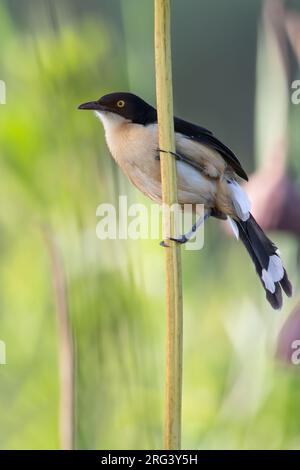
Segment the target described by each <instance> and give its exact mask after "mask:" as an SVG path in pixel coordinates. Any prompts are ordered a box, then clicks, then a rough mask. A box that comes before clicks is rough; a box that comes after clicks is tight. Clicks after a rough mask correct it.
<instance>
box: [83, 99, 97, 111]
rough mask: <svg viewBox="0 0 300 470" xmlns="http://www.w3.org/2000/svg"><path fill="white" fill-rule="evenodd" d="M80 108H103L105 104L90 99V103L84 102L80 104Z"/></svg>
mask: <svg viewBox="0 0 300 470" xmlns="http://www.w3.org/2000/svg"><path fill="white" fill-rule="evenodd" d="M78 109H93V110H98V111H100V110H103V106H101V104H100V103H99V102H98V101H89V102H88V103H83V104H81V105H80V106H78Z"/></svg>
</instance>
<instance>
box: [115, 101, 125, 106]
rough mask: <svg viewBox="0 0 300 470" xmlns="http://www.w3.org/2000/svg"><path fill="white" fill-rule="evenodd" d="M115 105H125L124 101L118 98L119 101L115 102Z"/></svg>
mask: <svg viewBox="0 0 300 470" xmlns="http://www.w3.org/2000/svg"><path fill="white" fill-rule="evenodd" d="M117 106H118V108H124V106H125V101H123V100H119V101H118V102H117Z"/></svg>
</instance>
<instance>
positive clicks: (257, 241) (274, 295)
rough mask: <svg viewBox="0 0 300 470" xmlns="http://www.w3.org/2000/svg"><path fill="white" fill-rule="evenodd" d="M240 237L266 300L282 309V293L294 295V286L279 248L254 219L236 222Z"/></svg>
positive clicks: (289, 295)
mask: <svg viewBox="0 0 300 470" xmlns="http://www.w3.org/2000/svg"><path fill="white" fill-rule="evenodd" d="M235 222H236V224H237V226H238V229H239V236H240V239H241V240H242V242H243V244H244V245H245V247H246V249H247V251H248V253H249V255H250V256H251V258H252V260H253V263H254V265H255V268H256V272H257V274H258V276H259V278H260V280H261V283H262V285H263V288H264V289H265V291H266V298H267V300H268V301H269V302H270V304H271V305H272V307H273V308H274V309H280V308H281V307H282V291H281V288H282V289H283V290H284V292H285V293H286V295H287V296H288V297H291V295H292V285H291V283H290V281H289V279H288V276H287V273H286V270H285V269H284V267H283V264H282V261H281V259H280V255H279V251H278V248H277V247H276V246H275V245H274V243H273V242H271V240H270V239H269V238H268V237H267V236H266V234H265V233H264V231H263V230H262V228H261V227H260V226H259V225H258V223H257V222H256V220H255V219H254V217H253V216H252V215H251V214H250V217H249V219H248V220H246V221H244V222H243V221H241V220H239V221H237V220H235Z"/></svg>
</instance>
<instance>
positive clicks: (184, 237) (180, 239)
mask: <svg viewBox="0 0 300 470" xmlns="http://www.w3.org/2000/svg"><path fill="white" fill-rule="evenodd" d="M169 240H172V241H173V242H176V243H180V244H181V245H183V244H184V243H186V242H188V241H189V239H188V238H186V236H185V235H182V236H181V237H180V238H173V237H170V238H169Z"/></svg>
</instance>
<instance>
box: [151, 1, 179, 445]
mask: <svg viewBox="0 0 300 470" xmlns="http://www.w3.org/2000/svg"><path fill="white" fill-rule="evenodd" d="M170 29H171V28H170V0H155V68H156V95H157V112H158V125H159V147H160V148H161V149H162V150H168V151H170V152H174V151H175V142H174V123H173V92H172V63H171V32H170ZM160 161H161V179H162V194H163V203H164V204H166V205H168V206H172V204H175V203H177V178H176V163H175V159H174V158H173V157H172V156H171V155H170V154H167V153H163V152H161V154H160ZM167 212H168V211H166V212H165V214H164V221H163V222H164V226H165V227H166V226H168V225H169V220H166V218H167V217H169V215H168V214H167ZM171 231H173V221H172V219H171ZM171 233H172V232H171ZM168 245H169V248H166V249H165V257H166V308H167V344H166V384H165V430H164V446H165V449H171V450H174V449H180V447H181V401H182V326H183V322H182V279H181V253H180V246H178V245H177V244H176V243H174V242H169V241H168Z"/></svg>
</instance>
